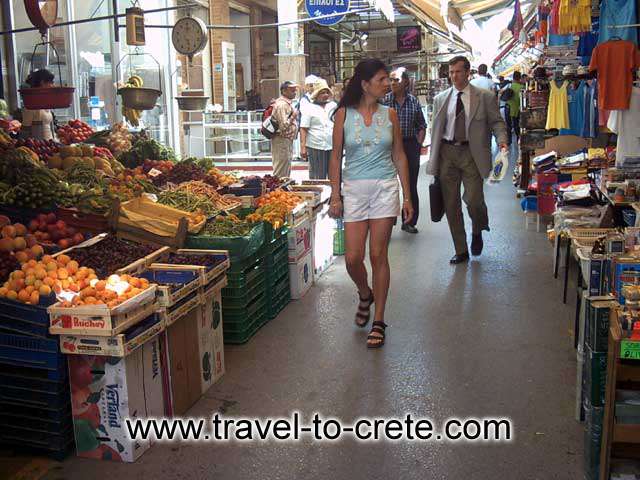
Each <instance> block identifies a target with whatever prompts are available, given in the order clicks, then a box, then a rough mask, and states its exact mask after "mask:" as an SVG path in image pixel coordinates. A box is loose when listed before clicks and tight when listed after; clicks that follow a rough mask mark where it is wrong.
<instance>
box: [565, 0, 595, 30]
mask: <svg viewBox="0 0 640 480" xmlns="http://www.w3.org/2000/svg"><path fill="white" fill-rule="evenodd" d="M590 31H591V0H560V10H559V12H558V33H559V34H561V35H566V34H568V33H582V32H590Z"/></svg>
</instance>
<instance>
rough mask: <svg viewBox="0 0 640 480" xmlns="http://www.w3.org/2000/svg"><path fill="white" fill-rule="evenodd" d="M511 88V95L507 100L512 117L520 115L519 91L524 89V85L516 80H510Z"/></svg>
mask: <svg viewBox="0 0 640 480" xmlns="http://www.w3.org/2000/svg"><path fill="white" fill-rule="evenodd" d="M510 87H511V90H513V97H511V100H509V101H508V102H507V104H508V105H509V111H510V112H511V116H512V117H517V116H518V115H520V92H521V91H522V90H523V89H524V85H523V84H521V83H517V82H512V83H511V85H510Z"/></svg>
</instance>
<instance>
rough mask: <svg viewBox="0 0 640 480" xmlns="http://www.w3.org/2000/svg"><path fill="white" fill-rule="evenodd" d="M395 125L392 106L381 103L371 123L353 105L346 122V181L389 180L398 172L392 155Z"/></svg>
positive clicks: (348, 111)
mask: <svg viewBox="0 0 640 480" xmlns="http://www.w3.org/2000/svg"><path fill="white" fill-rule="evenodd" d="M392 149H393V124H392V123H391V119H390V118H389V107H386V106H384V105H378V110H376V112H375V113H374V114H373V120H372V122H371V125H370V126H369V127H367V126H366V125H365V123H364V118H363V117H362V115H361V114H360V112H358V111H357V110H356V109H354V108H347V114H346V118H345V122H344V150H345V165H344V171H343V178H344V179H345V180H388V179H392V178H395V177H396V175H397V170H396V166H395V164H394V163H393V158H392Z"/></svg>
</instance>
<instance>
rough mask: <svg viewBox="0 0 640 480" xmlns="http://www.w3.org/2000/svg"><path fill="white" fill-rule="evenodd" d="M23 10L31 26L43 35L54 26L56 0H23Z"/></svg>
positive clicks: (56, 9)
mask: <svg viewBox="0 0 640 480" xmlns="http://www.w3.org/2000/svg"><path fill="white" fill-rule="evenodd" d="M24 8H25V10H26V11H27V16H28V17H29V20H31V23H32V25H33V26H34V27H36V28H37V29H38V30H40V33H42V34H43V35H44V34H45V33H46V31H47V30H48V29H49V27H52V26H53V25H55V24H56V20H57V18H58V0H24Z"/></svg>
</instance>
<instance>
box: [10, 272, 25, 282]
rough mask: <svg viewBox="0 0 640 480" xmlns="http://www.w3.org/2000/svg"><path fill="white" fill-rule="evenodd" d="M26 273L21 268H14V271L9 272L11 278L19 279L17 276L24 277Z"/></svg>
mask: <svg viewBox="0 0 640 480" xmlns="http://www.w3.org/2000/svg"><path fill="white" fill-rule="evenodd" d="M25 276H26V275H25V273H24V272H23V271H22V270H16V271H15V272H12V273H11V279H12V280H13V279H16V280H17V279H19V278H24V277H25Z"/></svg>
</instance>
